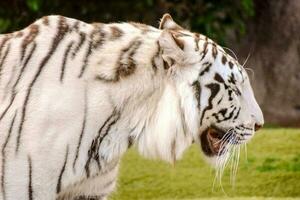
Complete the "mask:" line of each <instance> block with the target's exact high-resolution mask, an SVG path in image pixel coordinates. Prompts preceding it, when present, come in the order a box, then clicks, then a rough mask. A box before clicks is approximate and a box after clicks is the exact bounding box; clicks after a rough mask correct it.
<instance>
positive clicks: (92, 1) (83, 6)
mask: <svg viewBox="0 0 300 200" xmlns="http://www.w3.org/2000/svg"><path fill="white" fill-rule="evenodd" d="M166 12H168V13H170V14H172V16H173V17H174V18H175V20H177V22H178V23H179V24H182V26H184V27H186V28H190V29H192V30H193V31H196V32H200V33H202V34H205V35H208V36H209V37H211V38H213V39H216V40H217V41H218V42H220V43H224V41H225V39H226V38H225V37H226V33H228V32H234V33H236V34H237V35H241V34H244V33H245V31H246V30H245V22H246V21H247V19H248V18H250V17H252V16H253V15H254V8H253V0H222V1H218V0H131V1H124V0H123V1H121V0H114V1H99V0H89V1H86V0H77V1H61V0H47V1H43V0H9V1H6V0H3V1H0V33H5V32H12V31H15V30H18V29H21V28H23V27H26V26H28V25H29V24H30V23H32V22H33V21H34V20H36V19H37V18H40V17H42V16H44V15H49V14H60V15H64V16H68V17H73V18H77V19H81V20H83V21H87V22H94V21H98V22H111V21H139V22H143V23H147V24H151V25H154V26H157V24H158V21H159V19H160V18H161V16H162V15H163V14H164V13H166Z"/></svg>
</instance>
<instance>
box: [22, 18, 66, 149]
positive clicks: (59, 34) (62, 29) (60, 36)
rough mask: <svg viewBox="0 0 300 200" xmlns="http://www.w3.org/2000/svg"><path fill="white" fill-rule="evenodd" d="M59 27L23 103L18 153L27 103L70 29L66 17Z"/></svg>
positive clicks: (61, 20)
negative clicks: (35, 85)
mask: <svg viewBox="0 0 300 200" xmlns="http://www.w3.org/2000/svg"><path fill="white" fill-rule="evenodd" d="M57 29H58V32H57V34H56V36H55V38H54V39H53V41H52V45H51V48H50V49H49V51H48V53H47V54H46V56H45V57H44V58H43V59H42V61H41V63H40V65H39V68H38V71H37V73H36V74H35V76H34V78H33V80H32V81H31V83H30V85H29V87H28V92H27V95H26V97H25V100H24V103H23V108H22V114H21V123H20V126H19V131H18V136H17V145H16V153H17V152H18V151H19V147H20V140H21V133H22V130H23V125H24V121H25V118H26V109H27V104H28V101H29V98H30V94H31V91H32V88H33V86H34V84H35V82H36V81H37V79H38V77H39V76H40V74H41V72H42V71H43V69H44V67H45V65H46V64H47V63H48V61H49V59H50V58H51V56H52V55H53V53H54V51H55V50H56V48H57V46H58V45H59V44H60V41H61V40H62V39H63V38H64V36H65V34H66V32H67V31H68V25H67V24H66V19H65V18H64V17H60V21H59V24H58V27H57Z"/></svg>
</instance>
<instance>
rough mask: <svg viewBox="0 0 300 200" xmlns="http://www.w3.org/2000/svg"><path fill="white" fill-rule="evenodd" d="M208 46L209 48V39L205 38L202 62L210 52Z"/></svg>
mask: <svg viewBox="0 0 300 200" xmlns="http://www.w3.org/2000/svg"><path fill="white" fill-rule="evenodd" d="M207 46H208V39H207V37H206V38H205V42H204V44H203V51H202V52H201V53H202V57H201V59H200V60H203V59H204V57H205V56H206V54H207V52H208V49H207Z"/></svg>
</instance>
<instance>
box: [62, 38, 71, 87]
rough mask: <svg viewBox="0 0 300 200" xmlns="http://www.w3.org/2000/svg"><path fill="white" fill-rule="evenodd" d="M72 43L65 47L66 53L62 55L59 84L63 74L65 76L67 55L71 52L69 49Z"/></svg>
mask: <svg viewBox="0 0 300 200" xmlns="http://www.w3.org/2000/svg"><path fill="white" fill-rule="evenodd" d="M73 43H74V41H72V42H70V44H69V45H68V46H67V48H66V51H65V53H64V57H63V62H62V66H61V73H60V82H61V83H62V82H63V80H64V74H65V68H66V63H67V58H68V55H69V52H70V50H71V47H72V45H73Z"/></svg>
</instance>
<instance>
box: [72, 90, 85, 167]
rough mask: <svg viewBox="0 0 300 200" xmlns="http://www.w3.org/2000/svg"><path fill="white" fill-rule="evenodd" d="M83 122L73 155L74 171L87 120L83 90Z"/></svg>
mask: <svg viewBox="0 0 300 200" xmlns="http://www.w3.org/2000/svg"><path fill="white" fill-rule="evenodd" d="M83 113H84V114H83V122H82V128H81V133H80V136H79V140H78V144H77V149H76V154H75V159H74V161H73V170H75V165H76V162H77V159H78V154H79V149H80V146H81V143H82V138H83V134H84V132H85V126H86V118H87V91H86V90H85V92H84V112H83Z"/></svg>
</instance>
